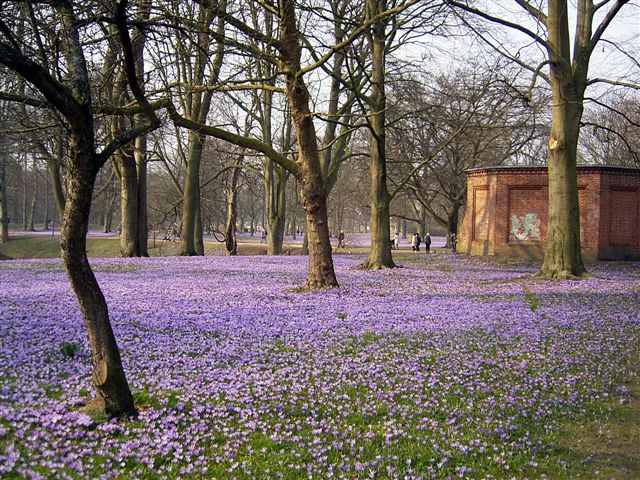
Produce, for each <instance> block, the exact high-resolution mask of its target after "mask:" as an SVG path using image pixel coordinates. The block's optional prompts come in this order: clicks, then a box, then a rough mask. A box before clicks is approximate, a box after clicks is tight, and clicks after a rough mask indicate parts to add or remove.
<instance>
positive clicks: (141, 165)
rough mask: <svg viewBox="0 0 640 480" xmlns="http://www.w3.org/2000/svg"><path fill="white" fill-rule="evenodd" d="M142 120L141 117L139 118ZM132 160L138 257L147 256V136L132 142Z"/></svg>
mask: <svg viewBox="0 0 640 480" xmlns="http://www.w3.org/2000/svg"><path fill="white" fill-rule="evenodd" d="M140 121H142V119H141V120H140ZM134 145H135V147H134V160H135V164H136V175H137V178H136V184H137V191H138V192H137V193H138V195H137V199H136V210H137V216H138V222H137V224H136V233H137V235H136V243H137V244H138V252H137V253H138V255H137V256H138V257H148V256H149V220H148V217H147V136H146V135H141V136H139V137H138V138H136V139H135V142H134Z"/></svg>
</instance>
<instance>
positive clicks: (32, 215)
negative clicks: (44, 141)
mask: <svg viewBox="0 0 640 480" xmlns="http://www.w3.org/2000/svg"><path fill="white" fill-rule="evenodd" d="M36 167H37V165H36V160H35V158H34V159H33V164H32V168H33V196H32V197H31V206H30V207H29V226H28V227H29V230H30V231H32V232H35V231H36V219H35V217H36V204H37V202H38V169H37V168H36Z"/></svg>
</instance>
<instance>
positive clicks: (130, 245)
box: [117, 146, 140, 258]
mask: <svg viewBox="0 0 640 480" xmlns="http://www.w3.org/2000/svg"><path fill="white" fill-rule="evenodd" d="M117 158H118V159H117V162H118V169H119V172H120V217H121V226H122V232H121V234H120V254H121V255H122V256H123V257H124V258H127V257H139V256H140V245H139V243H138V222H139V218H138V172H137V169H136V161H135V158H134V151H133V148H131V147H130V146H126V147H124V148H122V149H121V150H120V151H119V152H118V155H117Z"/></svg>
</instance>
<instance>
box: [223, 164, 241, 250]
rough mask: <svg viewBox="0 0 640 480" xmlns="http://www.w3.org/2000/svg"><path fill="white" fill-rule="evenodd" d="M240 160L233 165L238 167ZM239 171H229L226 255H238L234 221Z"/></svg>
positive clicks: (234, 169) (236, 215) (235, 169)
mask: <svg viewBox="0 0 640 480" xmlns="http://www.w3.org/2000/svg"><path fill="white" fill-rule="evenodd" d="M241 163H242V158H239V159H238V160H237V161H236V162H234V165H240V164H241ZM239 178H240V169H239V168H233V169H232V170H231V181H230V182H229V191H228V192H227V228H226V232H225V237H224V238H225V247H226V249H227V254H228V255H232V256H233V255H237V254H238V242H237V240H236V221H237V220H238V179H239Z"/></svg>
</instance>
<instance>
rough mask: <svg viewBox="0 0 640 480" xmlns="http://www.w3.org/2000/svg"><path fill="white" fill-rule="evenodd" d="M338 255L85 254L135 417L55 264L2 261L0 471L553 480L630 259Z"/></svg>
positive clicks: (623, 327) (623, 318) (625, 342)
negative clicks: (332, 282) (111, 410)
mask: <svg viewBox="0 0 640 480" xmlns="http://www.w3.org/2000/svg"><path fill="white" fill-rule="evenodd" d="M362 260H363V257H358V256H336V257H335V262H336V271H337V275H338V280H339V282H340V284H341V286H340V288H336V289H331V290H327V291H320V292H314V293H308V292H305V291H302V290H300V289H299V288H298V287H299V286H300V285H302V284H303V283H304V280H305V277H306V263H307V259H306V258H305V257H267V256H261V257H206V258H202V257H199V258H183V257H172V258H168V257H164V258H153V259H149V258H145V259H100V260H93V261H92V265H93V267H94V270H95V272H96V276H97V277H98V280H99V282H100V284H101V286H102V289H103V291H104V293H105V296H106V298H107V302H108V305H109V311H110V316H111V321H112V324H113V326H114V330H115V333H116V336H117V339H118V342H119V346H120V348H121V352H122V356H123V361H124V364H125V369H126V372H127V375H128V378H129V381H130V384H131V387H132V390H133V392H134V396H135V398H136V402H137V404H138V406H139V409H140V415H139V417H137V418H135V419H128V420H112V421H105V420H104V419H99V418H92V417H89V416H88V415H86V414H84V413H80V412H79V411H78V409H79V406H81V405H82V404H84V403H85V402H86V401H87V399H88V398H89V397H90V396H91V394H92V385H91V375H90V371H91V359H90V355H89V351H88V346H87V340H86V335H85V330H84V326H83V322H82V318H81V316H80V314H79V310H78V306H77V302H76V300H75V297H74V296H73V293H72V292H71V289H70V286H69V283H68V280H67V277H66V275H65V272H64V270H63V267H62V264H61V262H60V261H59V260H25V261H4V262H0V285H1V286H2V288H0V477H7V478H123V479H125V478H126V479H129V478H149V479H151V478H221V479H227V478H239V479H240V478H242V479H244V478H247V479H250V478H264V479H271V478H274V479H277V478H289V479H298V478H312V479H327V478H347V479H356V478H409V479H418V478H423V479H428V478H511V477H514V478H540V476H542V475H546V476H548V477H549V478H562V477H563V476H566V475H567V474H566V469H567V468H570V461H571V460H570V459H566V458H562V456H559V454H558V453H557V452H558V450H557V449H556V448H555V447H556V445H555V442H556V434H557V431H558V424H559V422H561V421H563V419H566V418H568V417H570V418H577V419H578V420H579V419H580V415H582V414H583V412H584V411H585V409H587V408H590V406H591V405H593V404H597V403H598V402H600V401H602V400H603V399H607V398H616V397H620V398H622V397H624V395H625V392H626V390H625V381H628V380H629V379H630V378H634V375H636V373H637V372H636V371H634V370H633V364H632V360H633V356H634V355H636V356H637V348H638V345H639V342H640V316H639V315H640V314H639V308H638V306H639V305H640V264H639V263H602V264H598V265H594V266H592V267H590V272H591V273H592V274H593V275H594V277H593V278H590V279H587V280H583V281H579V282H576V281H562V282H540V281H536V280H533V279H531V278H529V277H528V275H530V274H531V273H533V272H534V271H535V267H534V266H533V265H530V264H527V263H513V264H509V265H504V264H499V263H497V262H495V261H491V260H486V259H477V258H469V257H466V256H461V255H460V256H456V255H451V254H443V253H439V254H438V255H434V256H430V257H428V258H427V257H426V256H424V255H421V256H418V255H411V254H409V253H407V254H406V255H405V256H404V257H402V256H401V257H400V258H399V263H401V264H402V265H403V268H398V269H393V270H384V271H363V270H360V269H357V268H355V267H357V265H358V264H359V263H361V262H362Z"/></svg>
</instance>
